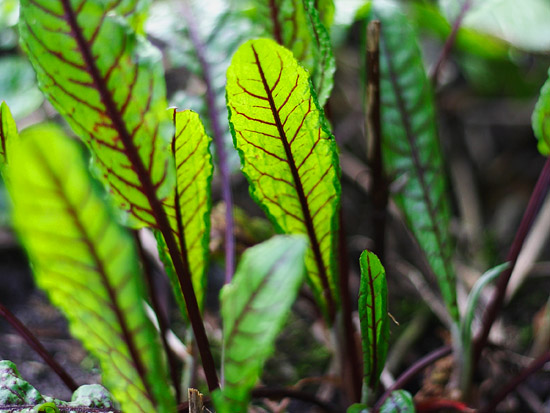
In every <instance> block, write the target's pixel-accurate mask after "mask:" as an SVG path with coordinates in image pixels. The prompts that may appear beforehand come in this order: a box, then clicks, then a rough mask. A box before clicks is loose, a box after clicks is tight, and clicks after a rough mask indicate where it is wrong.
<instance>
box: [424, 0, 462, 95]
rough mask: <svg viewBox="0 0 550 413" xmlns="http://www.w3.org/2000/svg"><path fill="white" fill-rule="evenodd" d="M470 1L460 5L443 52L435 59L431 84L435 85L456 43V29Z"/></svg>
mask: <svg viewBox="0 0 550 413" xmlns="http://www.w3.org/2000/svg"><path fill="white" fill-rule="evenodd" d="M470 1H471V0H464V3H462V8H461V9H460V13H459V14H458V16H457V18H456V19H455V21H454V23H453V27H452V29H451V33H450V34H449V37H447V40H446V41H445V44H444V46H443V51H442V52H441V54H440V55H439V58H438V59H437V62H436V64H435V66H434V69H433V72H432V74H431V76H430V78H431V80H432V84H434V85H437V82H438V80H439V74H440V73H441V69H442V68H443V66H444V65H445V62H446V61H447V58H448V57H449V54H450V53H451V50H452V49H453V46H454V44H455V41H456V36H457V34H458V29H459V28H460V25H461V24H462V20H464V16H465V15H466V12H467V11H468V9H469V8H470Z"/></svg>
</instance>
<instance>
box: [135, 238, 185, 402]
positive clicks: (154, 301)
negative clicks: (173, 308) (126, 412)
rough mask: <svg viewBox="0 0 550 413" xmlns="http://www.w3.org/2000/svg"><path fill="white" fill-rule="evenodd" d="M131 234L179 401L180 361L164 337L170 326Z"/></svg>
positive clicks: (140, 249)
mask: <svg viewBox="0 0 550 413" xmlns="http://www.w3.org/2000/svg"><path fill="white" fill-rule="evenodd" d="M133 235H134V239H135V241H136V244H137V249H138V254H139V258H140V261H141V264H142V265H143V273H144V275H145V282H146V284H147V289H148V290H149V299H150V300H151V307H152V308H153V310H154V312H155V316H156V318H157V321H158V327H159V334H160V338H161V341H162V346H163V347H164V352H165V354H166V358H167V359H168V369H169V372H170V379H171V380H172V385H173V386H174V389H175V391H176V400H177V401H178V402H180V401H181V387H180V381H179V374H178V372H179V371H180V367H181V366H180V363H179V362H178V359H177V357H176V355H175V354H174V352H173V351H172V349H171V348H170V346H169V344H168V340H167V339H166V334H167V332H168V330H169V328H170V327H169V326H170V323H169V321H168V318H167V317H166V314H165V313H164V311H162V308H161V305H160V302H159V295H158V291H157V288H156V286H155V280H153V269H152V268H151V264H150V262H149V260H148V259H147V255H146V253H145V249H144V248H143V244H142V243H141V240H140V239H139V233H138V231H133Z"/></svg>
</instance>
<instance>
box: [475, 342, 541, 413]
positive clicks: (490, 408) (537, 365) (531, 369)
mask: <svg viewBox="0 0 550 413" xmlns="http://www.w3.org/2000/svg"><path fill="white" fill-rule="evenodd" d="M548 362H550V351H547V352H546V353H544V354H543V355H542V356H540V357H539V358H537V359H536V360H534V361H533V362H532V363H531V364H530V365H529V366H528V367H527V368H526V369H524V370H523V371H522V372H520V373H519V374H518V375H517V376H514V378H513V379H512V380H511V381H510V382H509V383H508V384H507V385H506V386H504V388H503V389H502V390H501V391H500V393H498V394H497V396H496V397H495V398H494V399H493V400H491V402H490V403H489V404H487V405H485V406H483V408H482V409H481V410H479V413H490V412H494V411H495V409H496V407H497V406H498V404H499V403H500V402H501V401H502V400H504V398H505V397H506V396H508V395H509V394H510V393H511V392H512V391H514V389H515V388H516V387H517V386H518V385H520V384H521V383H523V382H524V381H525V380H526V379H527V378H528V377H529V376H530V375H531V374H533V373H535V372H536V371H538V370H540V369H541V368H542V367H543V366H544V365H545V364H546V363H548Z"/></svg>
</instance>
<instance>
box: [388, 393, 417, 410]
mask: <svg viewBox="0 0 550 413" xmlns="http://www.w3.org/2000/svg"><path fill="white" fill-rule="evenodd" d="M415 411H416V410H415V408H414V402H413V398H412V396H411V394H410V393H409V392H408V391H406V390H396V391H394V392H392V394H390V397H388V398H387V399H386V401H385V402H384V404H383V405H382V407H381V408H380V413H414V412H415Z"/></svg>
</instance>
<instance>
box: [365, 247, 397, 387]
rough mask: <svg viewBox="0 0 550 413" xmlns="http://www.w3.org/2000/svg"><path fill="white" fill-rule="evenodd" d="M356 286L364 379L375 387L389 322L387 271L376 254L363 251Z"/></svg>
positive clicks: (378, 376)
mask: <svg viewBox="0 0 550 413" xmlns="http://www.w3.org/2000/svg"><path fill="white" fill-rule="evenodd" d="M359 262H360V264H361V284H360V287H359V319H360V321H361V342H362V347H363V371H364V383H365V384H366V385H367V386H368V387H370V389H371V390H373V391H375V390H376V387H377V385H378V382H379V380H380V374H382V370H383V369H384V364H385V363H386V354H387V353H388V341H389V335H390V326H389V322H388V286H387V284H386V271H385V270H384V267H383V266H382V264H381V263H380V260H379V259H378V257H377V256H376V255H374V254H373V253H372V252H369V251H363V253H362V254H361V258H360V260H359Z"/></svg>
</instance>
